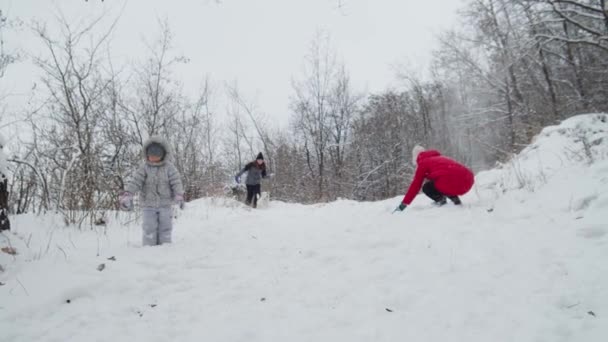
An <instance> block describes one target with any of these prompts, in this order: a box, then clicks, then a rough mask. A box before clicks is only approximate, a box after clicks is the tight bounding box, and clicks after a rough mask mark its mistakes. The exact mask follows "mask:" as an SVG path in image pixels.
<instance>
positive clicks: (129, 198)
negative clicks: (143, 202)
mask: <svg viewBox="0 0 608 342" xmlns="http://www.w3.org/2000/svg"><path fill="white" fill-rule="evenodd" d="M118 203H119V204H120V209H121V210H126V211H131V210H133V194H132V193H130V192H128V191H123V193H121V194H120V196H118Z"/></svg>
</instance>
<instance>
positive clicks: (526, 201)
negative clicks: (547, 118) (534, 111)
mask: <svg viewBox="0 0 608 342" xmlns="http://www.w3.org/2000/svg"><path fill="white" fill-rule="evenodd" d="M606 175H608V114H584V115H578V116H574V117H571V118H569V119H567V120H564V121H563V122H562V123H561V124H560V125H556V126H549V127H546V128H545V129H543V130H542V132H541V133H540V134H539V135H538V136H536V137H535V139H534V140H533V142H532V144H530V145H529V146H527V147H526V148H524V149H523V150H522V151H521V152H520V153H519V154H518V155H515V156H514V157H513V158H512V159H511V160H509V161H508V162H506V163H504V164H500V165H499V166H498V167H497V168H496V169H493V170H490V171H485V172H480V173H479V174H477V176H476V193H477V195H478V196H480V197H482V198H484V199H486V200H487V199H488V198H492V197H493V198H494V200H495V201H496V202H509V203H511V205H510V207H513V204H514V203H520V204H523V206H524V207H528V208H529V209H530V210H550V209H557V210H566V211H571V212H578V211H581V210H584V209H586V208H588V207H590V206H592V205H599V206H601V207H606V206H608V203H606V202H607V201H608V197H607V196H608V195H607V194H608V179H607V177H606ZM513 200H515V201H513Z"/></svg>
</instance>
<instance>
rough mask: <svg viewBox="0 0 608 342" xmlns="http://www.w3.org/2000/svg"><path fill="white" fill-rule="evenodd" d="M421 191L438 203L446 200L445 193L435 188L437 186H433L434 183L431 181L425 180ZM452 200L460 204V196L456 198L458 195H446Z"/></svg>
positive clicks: (443, 202)
mask: <svg viewBox="0 0 608 342" xmlns="http://www.w3.org/2000/svg"><path fill="white" fill-rule="evenodd" d="M422 192H424V194H425V195H427V196H429V197H430V198H431V199H432V200H433V201H435V203H437V204H440V205H444V204H445V203H446V202H447V201H446V199H445V198H446V195H444V194H442V193H441V192H440V191H439V190H437V188H435V183H433V182H426V183H425V184H424V185H423V186H422ZM447 197H448V198H449V199H450V200H451V201H452V202H454V204H457V205H458V204H460V203H461V202H460V198H458V196H447Z"/></svg>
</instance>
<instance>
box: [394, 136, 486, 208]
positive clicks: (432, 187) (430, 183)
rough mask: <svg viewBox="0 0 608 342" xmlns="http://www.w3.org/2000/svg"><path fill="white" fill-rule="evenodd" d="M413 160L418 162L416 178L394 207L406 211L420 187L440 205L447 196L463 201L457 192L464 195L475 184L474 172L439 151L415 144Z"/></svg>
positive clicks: (458, 202)
mask: <svg viewBox="0 0 608 342" xmlns="http://www.w3.org/2000/svg"><path fill="white" fill-rule="evenodd" d="M412 161H413V162H414V164H415V165H416V172H415V174H414V179H413V180H412V183H411V184H410V187H409V189H408V190H407V193H406V194H405V197H403V201H401V204H399V207H397V209H395V210H399V211H403V210H404V209H405V208H406V207H407V206H408V205H410V204H411V203H412V201H413V200H414V198H415V197H416V195H418V192H420V188H422V192H424V194H425V195H427V196H428V197H430V198H431V199H432V200H433V201H435V204H437V205H440V206H441V205H444V204H446V203H447V200H446V197H447V198H449V199H450V200H451V201H452V202H453V203H454V204H456V205H460V204H461V201H460V198H459V197H458V196H461V195H464V194H465V193H467V192H468V191H469V190H471V188H472V187H473V183H474V180H475V176H474V175H473V172H472V171H471V170H469V169H468V168H467V167H466V166H464V165H462V164H460V163H458V162H457V161H455V160H453V159H450V158H448V157H445V156H442V155H441V153H439V151H436V150H425V149H424V148H423V147H422V146H418V145H416V146H415V147H414V149H413V150H412ZM425 180H426V183H424V181H425ZM423 183H424V186H423V185H422V184H423Z"/></svg>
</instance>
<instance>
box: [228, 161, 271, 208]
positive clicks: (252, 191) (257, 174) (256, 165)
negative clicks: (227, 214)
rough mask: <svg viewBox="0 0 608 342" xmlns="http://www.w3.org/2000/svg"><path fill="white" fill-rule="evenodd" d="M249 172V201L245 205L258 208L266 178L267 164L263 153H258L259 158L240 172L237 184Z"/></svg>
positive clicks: (236, 177)
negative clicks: (263, 182)
mask: <svg viewBox="0 0 608 342" xmlns="http://www.w3.org/2000/svg"><path fill="white" fill-rule="evenodd" d="M245 172H247V179H246V180H245V184H246V185H247V199H246V200H245V203H247V205H251V206H252V207H253V208H256V207H257V205H258V196H260V195H261V193H262V185H261V184H260V183H261V182H262V178H266V163H265V162H264V155H263V154H262V152H260V153H258V156H257V157H256V158H255V160H254V161H252V162H250V163H247V165H245V167H244V168H243V170H241V172H239V173H238V174H237V175H236V176H235V177H234V180H235V181H236V182H237V183H240V182H241V176H242V175H243V174H244V173H245Z"/></svg>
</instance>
